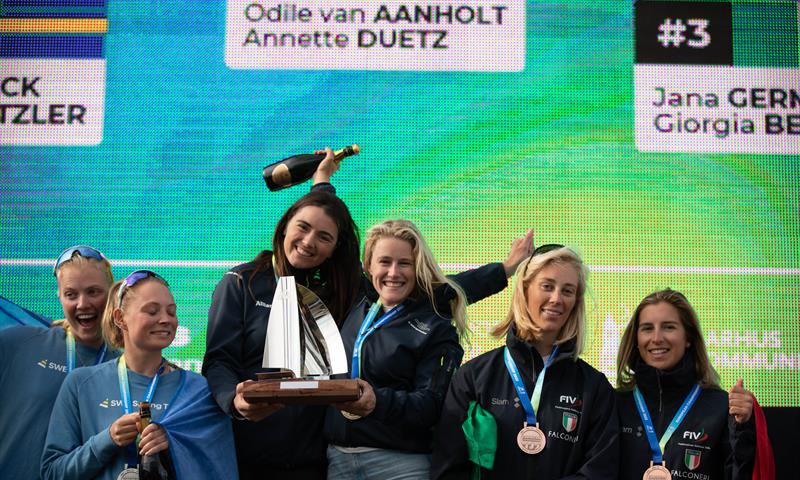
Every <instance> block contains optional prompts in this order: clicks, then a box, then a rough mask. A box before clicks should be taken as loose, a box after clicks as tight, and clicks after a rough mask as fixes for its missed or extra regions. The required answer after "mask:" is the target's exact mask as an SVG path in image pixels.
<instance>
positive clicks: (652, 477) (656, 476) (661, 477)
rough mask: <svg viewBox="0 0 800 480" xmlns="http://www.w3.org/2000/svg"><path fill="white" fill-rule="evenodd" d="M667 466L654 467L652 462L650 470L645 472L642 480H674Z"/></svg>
mask: <svg viewBox="0 0 800 480" xmlns="http://www.w3.org/2000/svg"><path fill="white" fill-rule="evenodd" d="M664 465H665V464H663V463H662V464H661V465H653V462H652V461H651V462H650V468H648V469H647V470H645V471H644V475H642V480H672V474H671V473H669V469H668V468H667V467H665V466H664Z"/></svg>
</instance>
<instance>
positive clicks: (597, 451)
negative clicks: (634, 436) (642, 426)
mask: <svg viewBox="0 0 800 480" xmlns="http://www.w3.org/2000/svg"><path fill="white" fill-rule="evenodd" d="M585 414H588V416H589V428H588V429H587V432H586V438H585V439H582V440H581V443H583V445H584V449H585V454H584V459H583V465H582V466H581V468H580V469H579V470H578V472H577V473H576V474H574V475H569V476H567V477H563V480H577V479H591V480H604V479H607V480H615V479H616V478H618V475H619V461H620V452H619V418H618V415H617V400H616V395H614V390H613V389H612V388H611V384H610V383H608V380H607V379H606V377H605V375H602V374H601V375H600V382H599V383H598V385H597V391H596V401H595V402H594V405H593V407H592V408H591V410H589V411H587V412H585Z"/></svg>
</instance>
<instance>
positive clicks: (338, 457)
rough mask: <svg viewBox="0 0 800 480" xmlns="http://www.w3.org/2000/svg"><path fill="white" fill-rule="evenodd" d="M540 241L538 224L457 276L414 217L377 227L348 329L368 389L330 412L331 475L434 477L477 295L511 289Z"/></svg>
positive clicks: (355, 367)
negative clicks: (498, 254)
mask: <svg viewBox="0 0 800 480" xmlns="http://www.w3.org/2000/svg"><path fill="white" fill-rule="evenodd" d="M532 238H533V231H532V230H531V231H529V232H528V233H527V235H525V236H524V237H523V238H520V239H517V240H516V241H515V242H514V243H513V244H512V248H511V251H510V253H509V257H508V259H507V260H506V262H505V263H503V264H500V263H494V264H488V265H485V266H483V267H480V268H477V269H474V270H470V271H467V272H464V273H461V274H459V275H456V276H453V277H451V278H448V277H446V276H445V275H444V274H443V273H442V271H441V269H440V268H439V265H438V264H437V263H436V260H435V259H434V257H433V253H432V252H431V250H430V249H429V248H428V245H427V243H426V242H425V240H424V238H423V236H422V233H421V232H420V231H419V229H418V228H417V227H416V225H414V224H413V223H412V222H410V221H407V220H390V221H386V222H383V223H380V224H378V225H376V226H374V227H373V228H372V229H370V231H369V233H368V234H367V239H366V241H365V243H364V268H365V270H366V275H367V277H368V279H369V281H370V287H371V288H369V289H368V290H367V293H366V294H365V295H364V296H363V297H362V299H361V300H360V301H359V302H358V303H357V304H356V305H355V306H354V307H353V308H352V310H351V311H350V314H349V315H348V317H347V320H346V321H345V324H344V326H343V327H342V339H343V341H344V344H345V351H346V352H347V354H348V357H349V358H351V359H352V361H351V366H350V376H351V377H352V378H355V379H358V383H359V386H360V388H361V390H362V395H361V398H360V399H359V400H357V401H353V402H349V403H345V404H341V405H337V406H336V408H333V407H332V408H329V409H328V415H327V418H326V422H325V436H326V438H327V439H328V441H329V443H330V445H329V447H328V461H329V466H328V478H336V479H345V480H347V479H353V480H355V479H357V478H364V479H376V480H378V479H380V480H398V479H404V478H406V479H420V478H427V477H428V475H429V470H430V454H431V429H432V427H433V426H434V425H435V424H436V422H437V420H438V419H439V414H440V412H441V407H442V402H443V401H444V395H445V393H446V392H447V388H448V386H449V384H450V378H451V376H452V375H453V373H454V372H455V370H456V369H457V368H458V366H459V364H460V363H461V358H462V356H463V354H464V350H463V349H462V347H461V345H460V344H459V340H460V339H461V340H464V339H466V337H467V332H468V327H467V323H466V305H467V302H475V301H478V300H480V299H482V298H485V297H487V296H489V295H492V294H494V293H497V292H499V291H501V290H503V289H504V288H505V287H506V285H507V281H506V279H507V277H508V276H510V275H511V274H512V273H513V272H514V270H515V269H516V267H517V265H518V264H519V263H520V262H521V261H522V260H523V259H524V258H525V257H526V256H527V253H528V252H529V250H528V249H529V246H530V244H531V243H532Z"/></svg>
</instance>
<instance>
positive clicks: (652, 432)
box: [633, 384, 700, 465]
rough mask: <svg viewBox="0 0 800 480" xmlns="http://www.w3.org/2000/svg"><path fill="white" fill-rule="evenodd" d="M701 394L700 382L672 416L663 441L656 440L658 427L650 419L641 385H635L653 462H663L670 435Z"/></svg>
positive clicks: (635, 393)
mask: <svg viewBox="0 0 800 480" xmlns="http://www.w3.org/2000/svg"><path fill="white" fill-rule="evenodd" d="M699 396H700V384H697V385H695V386H694V388H693V389H692V391H691V392H689V395H688V396H687V397H686V399H685V400H684V401H683V404H682V405H681V408H679V409H678V411H677V412H676V413H675V416H674V417H673V418H672V421H671V422H669V426H668V427H667V429H666V430H665V431H664V434H663V435H662V436H661V441H658V440H656V429H655V428H653V421H652V420H651V419H650V412H648V411H647V404H646V403H645V402H644V397H642V392H640V391H639V387H636V386H634V387H633V399H634V400H635V401H636V409H637V410H638V411H639V416H640V417H641V418H642V424H643V425H644V432H645V434H647V441H648V442H650V450H652V452H653V463H654V464H656V465H661V464H662V463H663V458H662V456H663V453H662V452H663V451H664V449H665V448H666V446H667V442H669V439H670V437H672V434H673V433H675V430H677V429H678V425H680V424H681V422H682V421H683V419H684V418H686V414H687V413H689V410H690V409H691V408H692V405H694V402H695V401H697V397H699Z"/></svg>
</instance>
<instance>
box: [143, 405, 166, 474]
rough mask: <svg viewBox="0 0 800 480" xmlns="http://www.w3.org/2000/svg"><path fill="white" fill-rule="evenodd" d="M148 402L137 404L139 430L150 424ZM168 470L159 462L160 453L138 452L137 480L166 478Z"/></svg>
mask: <svg viewBox="0 0 800 480" xmlns="http://www.w3.org/2000/svg"><path fill="white" fill-rule="evenodd" d="M150 418H151V416H150V404H149V403H147V402H142V403H140V404H139V431H140V432H143V431H144V429H145V428H146V427H147V426H148V425H150ZM169 478H170V476H169V472H167V469H166V468H165V467H164V465H163V464H162V463H161V455H160V454H159V453H156V454H154V455H142V454H139V480H168V479H169Z"/></svg>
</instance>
